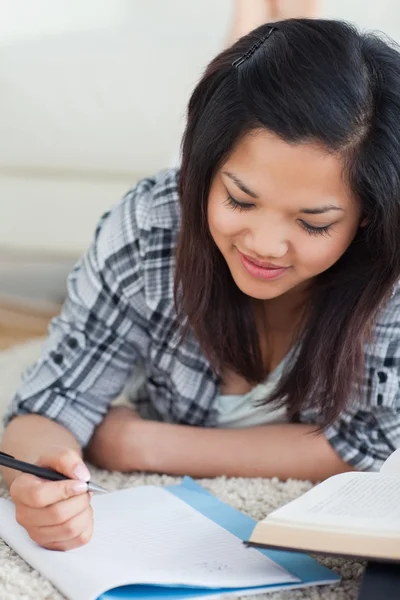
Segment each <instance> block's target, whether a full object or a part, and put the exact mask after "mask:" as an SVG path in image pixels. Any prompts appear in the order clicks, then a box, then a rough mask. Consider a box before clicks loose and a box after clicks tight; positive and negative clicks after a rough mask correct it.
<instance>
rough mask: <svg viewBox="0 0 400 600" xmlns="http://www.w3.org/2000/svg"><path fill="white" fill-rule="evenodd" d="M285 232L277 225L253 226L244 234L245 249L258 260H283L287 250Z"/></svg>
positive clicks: (259, 224) (260, 224) (287, 243)
mask: <svg viewBox="0 0 400 600" xmlns="http://www.w3.org/2000/svg"><path fill="white" fill-rule="evenodd" d="M286 233H287V230H286V228H285V227H283V226H282V223H281V224H278V223H272V221H271V222H269V223H265V222H264V223H263V222H261V223H258V224H254V225H253V227H252V228H251V229H249V230H248V231H247V233H246V239H245V244H246V249H247V250H248V251H249V252H250V253H251V254H252V255H253V256H254V257H255V258H259V259H260V260H268V259H274V258H277V259H279V258H283V257H284V256H286V254H287V252H288V249H289V241H288V239H287V235H286Z"/></svg>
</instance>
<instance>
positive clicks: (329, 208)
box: [223, 171, 345, 215]
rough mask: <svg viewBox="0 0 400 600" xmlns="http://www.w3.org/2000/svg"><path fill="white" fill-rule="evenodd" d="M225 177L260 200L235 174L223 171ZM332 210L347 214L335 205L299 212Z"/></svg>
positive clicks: (319, 213)
mask: <svg viewBox="0 0 400 600" xmlns="http://www.w3.org/2000/svg"><path fill="white" fill-rule="evenodd" d="M223 174H224V175H227V176H228V177H229V179H231V180H232V181H233V183H234V184H235V185H237V187H238V188H239V189H240V190H242V192H244V193H245V194H247V195H248V196H251V197H252V198H256V199H258V195H257V194H256V193H255V192H252V191H251V190H250V189H249V188H248V187H247V185H245V184H244V183H243V181H241V180H240V179H239V177H237V176H236V175H235V174H234V173H230V172H229V171H223ZM332 210H337V211H341V212H345V210H344V208H340V207H339V206H335V205H334V204H326V205H325V206H319V207H317V208H302V209H301V210H300V211H299V212H301V213H304V214H306V215H322V214H323V213H327V212H330V211H332Z"/></svg>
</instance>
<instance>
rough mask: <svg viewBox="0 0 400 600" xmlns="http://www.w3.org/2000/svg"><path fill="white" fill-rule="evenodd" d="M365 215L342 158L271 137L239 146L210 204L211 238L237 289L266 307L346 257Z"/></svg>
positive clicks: (260, 135)
mask: <svg viewBox="0 0 400 600" xmlns="http://www.w3.org/2000/svg"><path fill="white" fill-rule="evenodd" d="M360 215H361V210H360V207H359V205H358V203H357V202H356V201H355V200H354V199H353V198H352V197H351V195H350V192H349V190H348V188H347V187H346V184H345V182H344V180H343V165H342V164H341V162H340V159H339V157H337V156H334V155H332V154H327V153H326V152H324V150H323V149H322V148H321V147H319V146H317V145H316V144H315V145H314V144H311V143H302V144H288V143H286V142H283V141H282V140H280V139H279V138H278V137H276V136H275V135H273V134H271V133H269V132H267V131H266V130H260V131H257V132H252V133H251V134H249V135H247V136H246V137H245V138H244V139H243V140H242V141H241V142H240V143H239V144H238V145H237V147H236V149H235V150H234V152H233V153H232V154H231V156H230V157H229V159H228V160H227V161H226V162H225V164H224V165H223V166H222V167H221V168H220V170H219V171H218V173H217V174H216V176H215V178H214V180H213V182H212V185H211V189H210V194H209V200H208V223H209V228H210V232H211V235H212V237H213V238H214V241H215V243H216V245H217V246H218V248H219V250H220V251H221V253H222V255H223V256H224V258H225V260H226V262H227V264H228V267H229V269H230V271H231V273H232V277H233V279H234V281H235V282H236V284H237V286H238V287H239V288H240V289H241V290H242V291H243V292H244V293H245V294H247V295H248V296H251V297H253V298H257V299H260V300H268V299H272V298H277V297H278V296H282V295H283V294H288V293H292V292H293V291H295V290H298V291H300V290H304V289H307V287H308V286H309V284H310V283H311V282H312V280H313V279H314V278H315V277H316V276H317V275H318V274H319V273H322V272H323V271H325V270H327V269H329V267H331V266H332V265H333V264H334V263H335V262H336V261H337V260H338V259H339V258H340V257H341V256H342V254H343V253H344V252H345V251H346V249H347V248H348V246H349V245H350V244H351V242H352V240H353V238H354V236H355V234H356V232H357V229H358V227H359V224H360Z"/></svg>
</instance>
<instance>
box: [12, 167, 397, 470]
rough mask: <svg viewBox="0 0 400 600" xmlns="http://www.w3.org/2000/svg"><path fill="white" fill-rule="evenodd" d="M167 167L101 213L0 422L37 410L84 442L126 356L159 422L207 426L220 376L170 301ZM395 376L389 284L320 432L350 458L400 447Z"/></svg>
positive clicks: (174, 191) (359, 462)
mask: <svg viewBox="0 0 400 600" xmlns="http://www.w3.org/2000/svg"><path fill="white" fill-rule="evenodd" d="M177 177H178V172H177V171H176V170H169V171H164V172H161V173H159V174H158V175H156V176H155V177H154V178H146V179H144V180H142V181H141V182H139V184H138V185H137V186H136V187H135V188H134V189H132V190H131V191H130V192H129V193H128V194H127V195H126V196H125V197H124V198H123V199H122V200H121V201H120V202H119V203H118V204H117V205H116V206H115V207H114V208H112V209H111V210H110V211H109V212H108V213H106V214H105V215H104V216H103V217H102V219H101V220H100V222H99V225H98V227H97V229H96V233H95V236H94V240H93V243H92V244H91V246H90V248H89V250H88V251H87V252H86V254H85V255H84V256H83V257H82V258H81V260H80V261H79V262H78V264H77V265H76V266H75V268H74V270H73V271H72V273H71V274H70V276H69V278H68V294H67V299H66V302H65V304H64V307H63V309H62V311H61V314H60V315H59V316H58V317H57V318H55V319H54V320H53V321H52V323H51V326H50V330H49V335H48V338H47V341H46V342H45V344H44V347H43V350H42V354H41V357H40V358H39V360H38V361H37V362H36V363H35V364H34V365H33V366H31V367H30V368H29V369H28V370H27V372H26V373H25V375H24V377H23V380H22V382H21V384H20V386H19V389H18V390H17V392H16V394H15V396H14V398H13V401H12V403H11V406H10V408H9V411H8V414H7V415H6V423H8V422H9V421H10V420H11V419H12V418H13V417H14V416H16V415H22V414H27V413H38V414H41V415H44V416H46V417H48V418H50V419H54V420H55V421H57V422H58V423H60V424H62V425H64V426H65V427H66V428H68V429H69V430H70V431H71V432H72V433H73V434H74V435H75V437H76V438H77V440H78V441H79V442H80V444H81V445H82V446H85V445H87V444H88V442H89V440H90V437H91V435H92V433H93V430H94V428H95V426H96V425H97V424H98V423H100V422H101V420H102V419H103V417H104V415H105V414H106V412H107V410H108V408H109V405H110V402H111V401H112V400H113V399H114V398H115V397H117V396H118V395H119V394H120V393H121V391H123V389H124V387H125V386H126V384H127V382H128V381H129V379H130V377H131V376H132V371H133V369H134V366H135V365H137V364H143V365H144V368H145V373H146V385H145V387H144V389H142V390H141V392H140V393H139V400H138V402H139V409H140V410H141V411H142V412H146V410H147V412H148V413H149V414H152V415H156V417H157V418H159V419H161V420H164V421H166V422H172V423H182V424H190V425H200V426H206V427H215V426H217V424H218V411H217V407H216V404H217V403H216V398H217V396H218V379H217V377H216V375H215V373H214V372H213V371H212V369H211V367H210V365H209V363H208V361H207V360H206V358H205V357H204V355H203V353H202V351H201V349H200V347H199V344H198V342H197V341H196V339H195V338H194V336H193V335H189V337H188V338H187V339H186V340H185V341H184V342H183V343H182V342H181V341H180V337H179V323H178V322H177V317H176V313H175V309H174V300H173V280H174V252H175V246H176V235H177V231H178V228H179V202H178V186H177ZM399 376H400V287H399V286H397V287H396V288H395V290H394V294H393V296H392V298H391V300H390V301H389V302H388V303H387V304H386V306H385V307H384V308H383V309H382V310H381V313H380V316H379V318H378V321H377V324H376V327H375V340H374V342H373V343H371V344H370V345H368V346H366V347H365V377H364V382H363V388H362V389H363V398H362V401H358V402H357V403H351V404H349V408H348V409H347V410H346V411H345V412H343V414H342V415H341V416H340V418H339V419H338V421H337V422H336V423H335V424H334V425H333V426H330V427H328V428H327V429H326V430H325V432H324V434H325V436H326V438H327V439H328V441H329V443H330V444H331V445H332V446H333V448H334V449H335V451H336V452H337V453H338V454H339V455H340V456H341V457H342V458H343V459H344V460H345V461H347V462H348V463H350V464H351V465H353V466H354V467H356V468H358V469H361V470H376V469H378V468H379V467H380V465H381V464H382V462H383V461H384V460H385V459H386V458H387V457H388V455H389V454H390V453H391V452H392V451H394V450H395V449H396V448H397V447H400V392H399ZM265 410H266V411H268V405H267V406H266V407H265ZM313 419H314V416H313V414H312V413H311V412H308V413H307V414H306V413H304V414H303V415H301V421H303V422H313ZM266 435H268V433H267V432H266Z"/></svg>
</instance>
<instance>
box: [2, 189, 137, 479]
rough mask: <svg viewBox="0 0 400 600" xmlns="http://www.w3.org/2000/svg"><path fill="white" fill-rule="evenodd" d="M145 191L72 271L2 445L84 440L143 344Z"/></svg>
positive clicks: (105, 227) (131, 197)
mask: <svg viewBox="0 0 400 600" xmlns="http://www.w3.org/2000/svg"><path fill="white" fill-rule="evenodd" d="M140 193H141V188H140V186H137V188H136V189H135V190H134V191H133V192H130V193H129V194H127V195H126V196H125V198H124V199H123V200H122V201H121V202H120V203H118V204H117V205H116V206H115V207H114V208H113V209H112V210H111V211H110V212H109V213H108V214H106V215H105V216H104V217H103V218H102V219H101V221H100V223H99V225H98V227H97V230H96V235H95V238H94V241H93V243H92V245H91V246H90V248H89V250H88V251H87V252H86V253H85V255H84V256H83V257H82V259H81V260H80V261H79V263H78V264H77V265H76V267H75V268H74V269H73V271H72V273H71V274H70V276H69V278H68V289H67V298H66V301H65V304H64V306H63V309H62V311H61V314H60V315H59V316H58V317H56V318H55V319H53V321H52V323H51V326H50V331H49V336H48V338H47V340H46V342H45V344H44V346H43V349H42V352H41V356H40V358H39V360H38V361H37V362H36V363H35V365H33V366H32V367H31V368H30V369H29V370H27V371H26V373H25V375H24V377H23V380H22V382H21V384H20V385H19V387H18V389H17V392H16V394H15V396H14V398H13V401H12V403H11V406H10V407H9V410H8V412H7V415H6V419H5V422H6V425H7V428H6V431H5V436H4V443H3V448H4V450H5V451H6V452H9V453H10V454H15V455H16V456H17V457H18V458H20V457H21V458H24V457H25V456H26V457H27V454H28V453H30V452H32V454H34V455H35V456H36V457H37V456H38V455H41V454H43V449H44V450H46V449H47V448H48V447H49V446H52V445H53V440H55V443H56V444H57V445H58V446H60V445H61V446H64V447H67V448H71V447H74V448H75V449H80V448H84V447H85V446H86V445H87V444H88V442H89V440H90V438H91V436H92V433H93V430H94V429H95V427H96V425H98V424H99V423H101V421H102V420H103V418H104V416H105V414H106V413H107V411H108V409H109V405H110V403H111V401H112V400H113V399H114V398H115V397H117V396H118V394H119V393H120V391H121V389H122V388H123V386H124V385H125V382H126V380H127V378H128V377H129V374H130V373H131V370H132V365H133V364H134V362H135V360H137V359H138V358H139V357H141V353H142V352H143V351H144V348H145V346H146V344H147V331H146V328H145V326H144V325H145V317H144V316H143V314H142V313H143V306H144V304H145V302H144V298H143V291H142V290H143V285H142V275H141V273H142V268H141V259H140V256H139V250H138V246H139V241H140V239H139V237H140V234H139V231H138V228H137V226H136V219H135V202H136V200H137V197H138V195H139V194H140ZM128 255H129V261H128V260H127V256H128ZM126 282H129V286H130V287H129V290H127V284H126ZM132 288H134V290H133V291H132ZM30 427H32V429H30ZM27 432H28V435H27ZM25 439H29V447H28V446H27V445H26V444H25ZM45 454H47V452H45ZM9 477H11V476H8V478H9Z"/></svg>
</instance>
